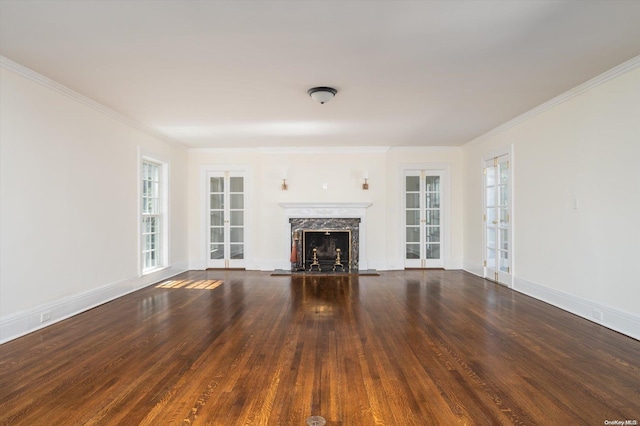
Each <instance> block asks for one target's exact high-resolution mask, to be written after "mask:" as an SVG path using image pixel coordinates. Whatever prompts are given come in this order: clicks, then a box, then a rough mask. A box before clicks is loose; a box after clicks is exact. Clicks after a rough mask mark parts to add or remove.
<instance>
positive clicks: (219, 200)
mask: <svg viewBox="0 0 640 426" xmlns="http://www.w3.org/2000/svg"><path fill="white" fill-rule="evenodd" d="M223 208H224V194H212V195H211V210H218V209H223Z"/></svg>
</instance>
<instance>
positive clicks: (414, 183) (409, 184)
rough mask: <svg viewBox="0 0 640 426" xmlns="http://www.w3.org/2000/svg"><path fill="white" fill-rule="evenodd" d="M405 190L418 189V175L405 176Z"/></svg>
mask: <svg viewBox="0 0 640 426" xmlns="http://www.w3.org/2000/svg"><path fill="white" fill-rule="evenodd" d="M405 185H406V191H407V192H409V191H420V176H407V177H406V178H405Z"/></svg>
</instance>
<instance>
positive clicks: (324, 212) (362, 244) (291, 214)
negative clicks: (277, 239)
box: [278, 202, 372, 269]
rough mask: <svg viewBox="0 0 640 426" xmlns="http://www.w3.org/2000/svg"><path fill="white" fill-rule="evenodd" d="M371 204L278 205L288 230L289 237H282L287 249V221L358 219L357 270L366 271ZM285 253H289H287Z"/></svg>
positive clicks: (288, 226)
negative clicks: (368, 213) (282, 212)
mask: <svg viewBox="0 0 640 426" xmlns="http://www.w3.org/2000/svg"><path fill="white" fill-rule="evenodd" d="M371 204H372V203H368V202H365V203H340V202H334V203H279V204H278V205H279V206H280V207H282V209H283V210H284V218H285V220H286V222H287V223H286V227H287V229H289V235H284V236H283V237H285V238H286V240H287V247H291V245H290V244H291V242H290V236H291V225H290V223H289V219H305V218H306V219H312V218H317V219H321V218H334V219H349V218H358V219H360V223H359V226H358V240H357V247H358V250H359V264H358V265H357V266H358V268H359V269H368V262H367V255H366V247H367V245H366V234H367V231H366V229H367V220H366V217H367V208H368V207H369V206H371ZM283 246H284V244H283ZM286 253H289V252H288V251H287V252H286ZM287 257H288V256H287Z"/></svg>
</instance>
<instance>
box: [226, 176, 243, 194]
mask: <svg viewBox="0 0 640 426" xmlns="http://www.w3.org/2000/svg"><path fill="white" fill-rule="evenodd" d="M229 181H230V182H229V186H230V187H231V192H244V178H242V177H232V178H229Z"/></svg>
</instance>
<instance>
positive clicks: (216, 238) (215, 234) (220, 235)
mask: <svg viewBox="0 0 640 426" xmlns="http://www.w3.org/2000/svg"><path fill="white" fill-rule="evenodd" d="M211 242H212V243H224V228H211Z"/></svg>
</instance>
